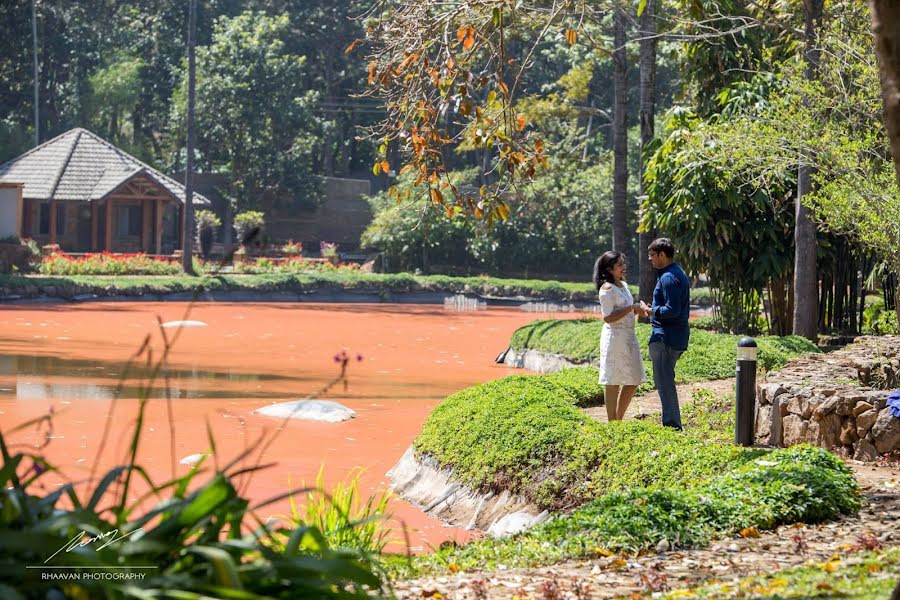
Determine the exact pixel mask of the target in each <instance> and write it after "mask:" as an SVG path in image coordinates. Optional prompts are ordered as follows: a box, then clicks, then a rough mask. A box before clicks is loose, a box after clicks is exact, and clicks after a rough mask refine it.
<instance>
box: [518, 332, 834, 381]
mask: <svg viewBox="0 0 900 600" xmlns="http://www.w3.org/2000/svg"><path fill="white" fill-rule="evenodd" d="M602 328H603V321H601V320H600V319H597V318H586V319H569V320H565V319H562V320H554V319H547V320H540V321H534V322H533V323H529V324H528V325H525V326H523V327H520V328H519V329H517V330H516V331H515V333H513V335H512V338H511V339H510V342H509V345H510V346H511V347H512V348H514V349H516V350H524V349H530V350H538V351H541V352H548V353H553V354H560V355H562V356H565V357H566V358H568V359H569V360H571V361H573V362H579V363H588V362H592V361H596V360H598V359H599V358H600V332H601V330H602ZM637 337H638V342H639V343H640V346H641V358H642V359H643V360H644V366H645V367H646V369H647V375H648V377H650V378H651V379H652V375H653V373H652V368H651V365H650V353H649V350H648V349H647V342H648V341H649V339H650V325H648V324H644V323H639V324H638V326H637ZM740 337H741V336H737V335H729V334H725V333H714V332H712V331H705V330H702V329H691V341H690V345H689V347H688V350H687V352H685V353H684V355H682V357H681V359H680V360H679V361H678V364H677V365H676V368H675V381H676V382H677V383H693V382H696V381H711V380H713V379H724V378H726V377H733V376H734V369H735V349H736V348H737V341H738V340H739V339H740ZM756 343H757V344H759V363H758V364H759V368H760V369H762V370H764V371H769V370H772V369H778V368H780V367H782V366H784V364H785V363H786V362H787V361H788V360H790V359H791V358H793V357H795V356H800V355H803V354H806V353H809V352H819V351H820V350H819V349H818V348H817V347H816V345H815V344H813V343H812V342H810V341H809V340H807V339H806V338H803V337H800V336H788V337H776V336H764V337H759V338H756ZM644 387H645V388H646V389H649V388H652V387H653V385H652V381H651V382H650V383H649V384H648V385H646V386H644Z"/></svg>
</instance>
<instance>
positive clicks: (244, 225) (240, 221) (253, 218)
mask: <svg viewBox="0 0 900 600" xmlns="http://www.w3.org/2000/svg"><path fill="white" fill-rule="evenodd" d="M265 225H266V216H265V215H264V214H263V213H262V212H260V211H258V210H248V211H244V212H241V213H238V214H236V215H235V216H234V232H235V234H237V239H238V240H239V241H240V242H241V243H244V240H246V239H247V236H248V235H249V234H250V232H251V231H253V230H254V229H260V230H261V229H262V228H263V227H265Z"/></svg>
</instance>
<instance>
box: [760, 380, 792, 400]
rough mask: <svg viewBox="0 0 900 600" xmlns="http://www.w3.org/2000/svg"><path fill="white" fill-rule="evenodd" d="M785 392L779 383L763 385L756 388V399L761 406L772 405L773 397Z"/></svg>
mask: <svg viewBox="0 0 900 600" xmlns="http://www.w3.org/2000/svg"><path fill="white" fill-rule="evenodd" d="M785 391H786V390H785V389H784V386H783V385H781V384H780V383H763V384H760V385H759V386H757V393H756V397H757V398H758V399H759V403H760V404H761V405H766V404H772V402H773V400H774V399H775V396H777V395H778V394H783V393H784V392H785Z"/></svg>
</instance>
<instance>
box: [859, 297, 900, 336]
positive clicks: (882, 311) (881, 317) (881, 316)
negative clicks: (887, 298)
mask: <svg viewBox="0 0 900 600" xmlns="http://www.w3.org/2000/svg"><path fill="white" fill-rule="evenodd" d="M863 333H866V334H868V335H897V334H900V325H898V324H897V313H895V312H894V311H893V310H888V309H886V308H885V306H884V302H883V301H881V300H879V301H877V302H874V303H872V304H870V305H869V306H867V307H866V308H865V310H864V311H863Z"/></svg>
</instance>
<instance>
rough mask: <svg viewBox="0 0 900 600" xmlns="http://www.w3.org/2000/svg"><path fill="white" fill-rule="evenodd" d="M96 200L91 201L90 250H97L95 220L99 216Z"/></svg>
mask: <svg viewBox="0 0 900 600" xmlns="http://www.w3.org/2000/svg"><path fill="white" fill-rule="evenodd" d="M97 208H98V207H97V201H96V200H92V201H91V252H96V251H97V220H98V219H99V218H100V211H99V210H97Z"/></svg>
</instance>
